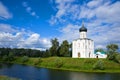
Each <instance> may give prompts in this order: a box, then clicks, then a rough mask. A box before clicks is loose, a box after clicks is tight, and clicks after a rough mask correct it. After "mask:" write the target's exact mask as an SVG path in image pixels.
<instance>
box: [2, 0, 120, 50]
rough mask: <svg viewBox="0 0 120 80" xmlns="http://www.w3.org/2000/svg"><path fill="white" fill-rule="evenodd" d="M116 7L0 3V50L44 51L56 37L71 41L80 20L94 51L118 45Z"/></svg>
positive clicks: (92, 0) (78, 0)
mask: <svg viewBox="0 0 120 80" xmlns="http://www.w3.org/2000/svg"><path fill="white" fill-rule="evenodd" d="M10 1H11V2H10ZM119 8H120V1H119V0H0V47H11V48H14V47H17V48H32V49H43V50H44V49H46V48H49V47H50V46H51V44H50V40H51V39H53V38H55V37H56V38H58V39H59V41H60V42H61V41H63V40H68V41H69V42H72V40H74V39H76V38H79V28H80V27H81V24H82V21H84V25H85V27H87V29H88V33H87V36H88V38H91V39H93V40H94V41H95V48H105V46H106V45H107V44H109V43H117V44H118V45H120V34H119V32H120V9H119Z"/></svg>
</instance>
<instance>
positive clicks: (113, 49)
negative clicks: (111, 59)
mask: <svg viewBox="0 0 120 80" xmlns="http://www.w3.org/2000/svg"><path fill="white" fill-rule="evenodd" d="M106 47H107V50H108V53H115V52H116V51H117V49H118V45H117V44H109V45H107V46H106Z"/></svg>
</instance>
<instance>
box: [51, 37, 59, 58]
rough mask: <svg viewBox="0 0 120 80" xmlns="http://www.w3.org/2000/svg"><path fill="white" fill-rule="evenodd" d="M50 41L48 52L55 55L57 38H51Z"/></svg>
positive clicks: (57, 43)
mask: <svg viewBox="0 0 120 80" xmlns="http://www.w3.org/2000/svg"><path fill="white" fill-rule="evenodd" d="M51 43H52V46H51V48H50V50H49V52H50V54H51V56H57V52H58V48H59V42H58V39H57V38H55V39H52V40H51Z"/></svg>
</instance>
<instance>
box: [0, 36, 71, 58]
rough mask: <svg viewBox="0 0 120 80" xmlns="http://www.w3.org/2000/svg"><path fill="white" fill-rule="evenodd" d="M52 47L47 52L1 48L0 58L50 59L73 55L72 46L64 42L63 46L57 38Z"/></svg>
mask: <svg viewBox="0 0 120 80" xmlns="http://www.w3.org/2000/svg"><path fill="white" fill-rule="evenodd" d="M51 44H52V46H51V47H50V48H49V49H47V50H45V51H40V50H35V49H25V48H0V57H3V56H9V55H12V56H20V57H21V56H28V57H50V56H61V57H64V56H65V57H70V56H71V54H72V49H71V44H69V43H68V41H67V40H64V41H63V42H62V43H61V45H59V42H58V40H57V38H55V39H52V40H51Z"/></svg>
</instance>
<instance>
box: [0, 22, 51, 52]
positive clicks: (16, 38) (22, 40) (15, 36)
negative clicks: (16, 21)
mask: <svg viewBox="0 0 120 80" xmlns="http://www.w3.org/2000/svg"><path fill="white" fill-rule="evenodd" d="M50 46H51V43H50V40H49V39H47V38H41V37H40V35H39V34H37V33H34V32H31V31H27V30H23V29H19V30H17V29H15V28H13V26H11V25H8V24H0V47H11V48H31V49H41V50H45V49H48V48H49V47H50Z"/></svg>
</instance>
